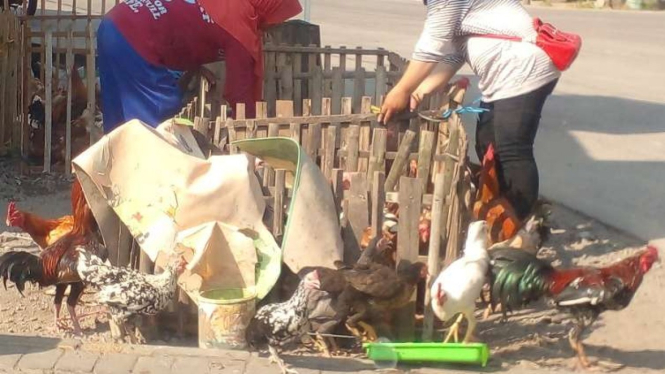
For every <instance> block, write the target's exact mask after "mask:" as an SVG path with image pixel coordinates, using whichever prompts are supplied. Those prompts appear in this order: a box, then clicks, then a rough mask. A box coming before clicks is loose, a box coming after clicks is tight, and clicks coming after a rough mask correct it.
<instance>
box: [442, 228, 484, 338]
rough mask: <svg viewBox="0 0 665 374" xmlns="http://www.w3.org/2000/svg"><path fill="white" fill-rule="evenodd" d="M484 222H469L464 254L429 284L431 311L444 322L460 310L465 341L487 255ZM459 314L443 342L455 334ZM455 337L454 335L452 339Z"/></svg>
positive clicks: (470, 331)
mask: <svg viewBox="0 0 665 374" xmlns="http://www.w3.org/2000/svg"><path fill="white" fill-rule="evenodd" d="M487 244H488V243H487V223H486V222H485V221H476V222H472V223H471V224H470V225H469V230H468V233H467V238H466V244H465V246H464V256H462V257H461V258H459V259H457V260H455V261H454V262H453V263H451V264H450V265H449V266H448V267H447V268H445V269H444V270H443V271H442V272H441V274H439V276H438V277H437V278H436V280H435V281H434V283H432V289H431V295H433V298H432V310H433V311H434V314H436V316H437V317H438V318H439V319H440V320H442V321H444V322H446V321H447V320H448V319H450V318H451V317H453V316H454V315H456V314H458V313H461V315H462V316H463V317H465V318H466V319H467V320H468V321H469V326H468V328H467V330H466V334H465V336H464V343H468V342H469V340H470V339H471V337H472V336H473V331H474V329H475V327H476V317H475V315H474V310H475V308H476V299H477V298H478V295H480V291H481V289H482V288H483V285H484V284H485V278H486V274H487V270H488V268H489V263H490V258H489V255H488V254H487V246H488V245H487ZM462 316H461V317H459V318H458V319H457V321H456V322H455V323H454V324H453V325H452V326H451V328H450V331H449V332H448V335H447V336H446V339H445V341H444V342H445V343H447V342H449V341H450V339H451V337H452V336H455V337H457V334H458V329H459V324H460V322H461V319H462ZM455 339H456V340H457V338H455Z"/></svg>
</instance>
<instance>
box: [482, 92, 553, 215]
mask: <svg viewBox="0 0 665 374" xmlns="http://www.w3.org/2000/svg"><path fill="white" fill-rule="evenodd" d="M556 84H557V81H556V80H555V81H553V82H551V83H548V84H546V85H545V86H543V87H541V88H538V89H537V90H535V91H532V92H529V93H527V94H524V95H520V96H516V97H511V98H508V99H503V100H497V101H494V102H491V103H485V102H482V103H481V104H480V106H481V107H482V108H486V109H489V111H488V112H484V113H481V114H480V116H479V118H478V125H477V127H476V153H477V154H478V158H479V159H480V160H482V159H483V156H484V155H485V152H486V151H487V147H488V145H489V144H490V143H492V144H494V149H495V152H496V154H495V155H496V159H497V175H498V178H499V186H500V188H501V192H502V195H503V196H504V197H505V198H507V199H508V201H510V203H511V204H512V205H513V208H514V209H515V212H516V213H517V217H518V218H520V219H524V218H526V217H527V216H528V215H529V214H530V213H531V211H532V210H533V207H534V205H535V204H536V201H537V200H538V167H537V166H536V160H535V158H534V156H533V142H534V140H535V138H536V132H537V131H538V124H539V122H540V114H541V112H542V111H543V105H544V104H545V100H546V99H547V96H549V95H550V94H551V93H552V91H553V90H554V87H555V86H556Z"/></svg>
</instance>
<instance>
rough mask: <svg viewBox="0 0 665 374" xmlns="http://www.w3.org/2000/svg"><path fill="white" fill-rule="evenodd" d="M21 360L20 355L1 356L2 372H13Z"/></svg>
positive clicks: (0, 368) (0, 366)
mask: <svg viewBox="0 0 665 374" xmlns="http://www.w3.org/2000/svg"><path fill="white" fill-rule="evenodd" d="M20 359H21V355H20V354H14V355H4V356H0V370H13V369H14V367H15V366H16V363H17V362H18V360H20Z"/></svg>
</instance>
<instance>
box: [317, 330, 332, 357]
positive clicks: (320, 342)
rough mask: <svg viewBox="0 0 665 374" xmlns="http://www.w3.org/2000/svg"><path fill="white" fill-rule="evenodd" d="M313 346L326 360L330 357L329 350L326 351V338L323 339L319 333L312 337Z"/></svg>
mask: <svg viewBox="0 0 665 374" xmlns="http://www.w3.org/2000/svg"><path fill="white" fill-rule="evenodd" d="M314 338H315V339H314V345H315V346H316V347H317V348H318V349H319V350H320V351H321V352H322V353H323V354H324V355H325V356H326V357H328V358H330V357H332V355H331V354H330V349H328V343H327V342H326V338H324V337H323V336H322V335H321V333H319V332H317V333H316V336H315V337H314Z"/></svg>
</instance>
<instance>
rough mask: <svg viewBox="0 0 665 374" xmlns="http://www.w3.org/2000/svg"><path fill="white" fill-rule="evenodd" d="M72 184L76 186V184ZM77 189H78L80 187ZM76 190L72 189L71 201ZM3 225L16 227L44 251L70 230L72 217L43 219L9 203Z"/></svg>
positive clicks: (72, 221) (72, 225)
mask: <svg viewBox="0 0 665 374" xmlns="http://www.w3.org/2000/svg"><path fill="white" fill-rule="evenodd" d="M74 183H75V184H78V182H74ZM78 189H80V186H79V187H78ZM76 190H77V188H74V187H73V188H72V201H74V200H75V198H74V196H73V194H74V193H75V192H76ZM5 224H6V225H7V227H18V228H20V229H21V230H23V231H25V232H26V233H27V234H28V235H30V237H31V238H32V240H34V241H35V243H37V245H38V246H39V248H41V249H44V248H46V247H48V246H49V245H51V244H53V243H55V241H56V240H58V239H60V238H61V237H62V236H63V235H64V234H66V233H68V232H70V231H71V230H72V228H73V227H74V217H73V216H71V215H68V216H63V217H60V218H56V219H44V218H42V217H39V216H38V215H36V214H32V213H29V212H23V211H21V210H19V209H18V208H17V207H16V203H15V202H13V201H10V202H9V204H8V205H7V219H6V221H5Z"/></svg>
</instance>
